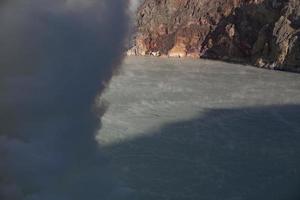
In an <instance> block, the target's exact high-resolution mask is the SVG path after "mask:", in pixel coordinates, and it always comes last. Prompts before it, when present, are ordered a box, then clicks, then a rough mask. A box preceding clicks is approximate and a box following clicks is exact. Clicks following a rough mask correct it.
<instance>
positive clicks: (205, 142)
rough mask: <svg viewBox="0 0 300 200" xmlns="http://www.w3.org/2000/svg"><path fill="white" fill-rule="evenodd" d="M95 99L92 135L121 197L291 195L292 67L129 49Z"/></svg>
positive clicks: (299, 86) (298, 154)
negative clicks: (97, 110) (97, 111)
mask: <svg viewBox="0 0 300 200" xmlns="http://www.w3.org/2000/svg"><path fill="white" fill-rule="evenodd" d="M103 99H105V101H106V102H108V103H109V107H108V110H107V112H106V113H105V115H104V117H103V119H102V128H101V129H100V131H99V133H98V134H97V141H98V142H99V146H100V148H101V151H102V152H103V153H104V155H105V157H106V158H107V160H109V163H110V164H109V168H110V169H111V170H112V171H113V172H112V174H113V175H114V176H115V178H116V179H117V180H118V181H119V184H120V185H122V186H123V188H124V191H125V190H126V193H127V194H128V199H132V200H163V199H167V200H185V199H187V200H254V199H255V200H299V199H300V74H294V73H287V72H279V71H270V70H263V69H258V68H254V67H249V66H242V65H235V64H230V63H223V62H217V61H208V60H185V59H164V58H150V57H149V58H147V57H146V58H141V57H129V58H126V60H125V62H124V64H123V67H122V70H120V72H119V74H118V75H117V76H115V77H114V78H113V80H112V82H111V84H110V86H109V88H108V90H107V91H106V93H105V94H104V95H103V98H102V100H103ZM120 199H122V198H120ZM123 199H125V197H124V198H123Z"/></svg>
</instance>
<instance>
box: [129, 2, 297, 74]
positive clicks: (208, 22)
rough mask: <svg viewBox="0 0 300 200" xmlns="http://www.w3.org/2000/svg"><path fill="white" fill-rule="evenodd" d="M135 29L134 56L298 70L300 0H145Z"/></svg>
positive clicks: (139, 10) (138, 13)
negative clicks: (182, 58) (181, 58)
mask: <svg viewBox="0 0 300 200" xmlns="http://www.w3.org/2000/svg"><path fill="white" fill-rule="evenodd" d="M137 30H138V31H137V37H136V40H135V47H134V49H135V52H136V54H137V55H146V54H148V55H151V54H153V53H152V52H159V53H160V55H162V56H170V57H185V56H188V57H193V58H197V57H204V58H214V59H222V60H230V61H237V62H248V63H254V64H257V65H258V66H261V67H267V68H275V69H282V70H294V71H299V70H300V39H299V38H300V33H299V32H300V0H145V2H144V3H143V4H142V5H141V6H140V8H139V9H138V12H137Z"/></svg>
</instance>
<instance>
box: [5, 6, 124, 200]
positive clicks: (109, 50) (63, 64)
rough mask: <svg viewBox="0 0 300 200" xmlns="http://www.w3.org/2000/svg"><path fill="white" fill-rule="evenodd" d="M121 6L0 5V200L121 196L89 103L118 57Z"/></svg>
mask: <svg viewBox="0 0 300 200" xmlns="http://www.w3.org/2000/svg"><path fill="white" fill-rule="evenodd" d="M126 13H127V1H125V0H9V1H8V0H7V1H0V95H1V96H0V109H1V113H0V120H1V127H0V199H1V200H15V199H16V200H20V199H22V200H23V199H24V200H77V199H78V200H79V199H80V200H83V199H87V200H93V199H113V198H116V195H119V194H120V195H122V194H121V193H124V192H122V191H123V190H124V189H122V188H120V187H119V186H118V185H117V183H116V182H115V181H114V180H113V178H112V177H111V175H110V174H109V172H108V169H106V168H107V163H106V161H105V159H104V158H102V157H101V155H99V151H98V149H97V145H96V143H95V140H94V132H95V131H96V129H97V127H98V126H99V123H100V122H99V119H97V117H96V116H95V113H93V112H92V106H93V103H94V98H95V96H96V95H97V93H98V94H99V93H100V94H101V92H102V91H103V90H104V89H105V86H106V84H107V83H108V81H109V80H110V78H111V76H112V75H113V72H114V71H115V69H116V67H117V66H118V64H119V62H120V61H121V58H122V56H121V55H122V51H123V49H122V46H123V42H124V38H125V37H126V33H127V25H128V22H127V14H126Z"/></svg>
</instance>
